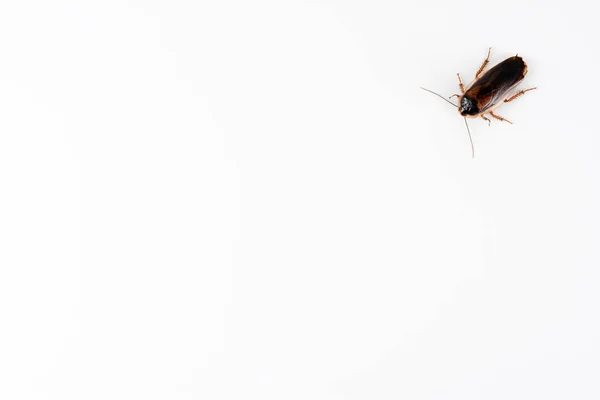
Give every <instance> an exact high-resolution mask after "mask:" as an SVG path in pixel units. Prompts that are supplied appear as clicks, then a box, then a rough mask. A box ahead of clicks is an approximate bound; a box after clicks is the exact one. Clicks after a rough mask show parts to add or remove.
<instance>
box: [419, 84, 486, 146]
mask: <svg viewBox="0 0 600 400" xmlns="http://www.w3.org/2000/svg"><path fill="white" fill-rule="evenodd" d="M421 89H423V90H424V91H426V92H429V93H431V94H435V95H436V96H437V97H439V98H440V99H442V100H444V101H446V102H448V103H450V104H452V105H453V106H454V107H456V108H458V106H457V105H456V104H454V103H453V102H451V101H450V100H448V99H447V98H445V97H444V96H442V95H441V94H438V93H436V92H434V91H432V90H429V89H425V88H424V87H421ZM463 118H464V120H465V126H466V127H467V133H468V134H469V141H470V142H471V156H472V157H473V158H475V146H473V138H471V130H470V129H469V124H468V123H467V117H463Z"/></svg>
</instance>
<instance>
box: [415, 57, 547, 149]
mask: <svg viewBox="0 0 600 400" xmlns="http://www.w3.org/2000/svg"><path fill="white" fill-rule="evenodd" d="M491 51H492V48H491V47H490V48H489V49H488V55H487V58H486V59H485V60H484V61H483V63H482V64H481V67H479V70H478V71H477V73H476V74H475V79H474V80H473V82H471V83H470V84H468V85H467V86H466V87H465V86H464V85H463V81H462V79H461V78H460V74H456V76H457V77H458V86H459V88H460V91H461V94H453V95H452V96H450V97H449V99H451V98H452V97H455V96H456V97H458V105H456V104H454V103H452V102H451V101H450V100H448V99H446V98H445V97H443V96H441V95H439V94H437V93H435V92H432V91H431V90H429V89H425V88H423V87H422V88H421V89H423V90H426V91H428V92H430V93H433V94H435V95H436V96H439V97H441V98H442V99H444V100H445V101H447V102H448V103H450V104H452V105H453V106H454V107H456V108H457V109H458V112H459V114H460V115H462V117H463V118H464V120H465V125H466V126H467V133H468V134H469V140H470V141H471V153H472V156H473V158H474V157H475V146H473V139H472V138H471V131H470V130H469V124H468V123H467V117H468V118H476V117H481V118H483V119H484V120H486V121H487V122H488V126H489V125H490V123H491V121H490V119H489V118H487V117H486V116H485V114H489V115H491V116H492V117H493V118H495V119H497V120H500V121H504V122H508V123H509V124H512V122H510V121H509V120H507V119H506V118H502V117H501V116H499V115H498V114H495V113H494V110H495V109H496V108H498V107H499V106H500V105H501V104H503V103H508V102H510V101H513V100H514V99H516V98H517V97H519V96H522V95H524V94H525V93H526V92H529V91H530V90H534V89H536V88H535V87H533V88H529V89H525V90H521V91H519V92H517V93H514V94H511V93H512V92H513V90H514V89H515V88H516V87H517V86H518V85H519V84H520V83H521V81H522V80H523V78H525V75H527V64H525V61H523V59H522V58H521V57H519V55H518V54H517V55H515V56H513V57H509V58H507V59H506V60H504V61H502V62H501V63H499V64H497V65H496V66H494V67H492V68H490V69H489V70H487V71H486V72H483V71H484V69H485V67H486V66H487V65H488V63H489V61H490V53H491Z"/></svg>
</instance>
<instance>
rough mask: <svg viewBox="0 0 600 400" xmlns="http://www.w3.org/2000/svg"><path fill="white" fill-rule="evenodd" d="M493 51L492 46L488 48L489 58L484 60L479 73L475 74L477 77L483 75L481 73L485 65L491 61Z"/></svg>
mask: <svg viewBox="0 0 600 400" xmlns="http://www.w3.org/2000/svg"><path fill="white" fill-rule="evenodd" d="M491 51H492V48H491V47H490V48H489V49H488V55H487V58H486V59H485V60H484V61H483V63H482V64H481V67H479V71H477V73H476V74H475V79H477V78H479V75H481V73H482V72H483V69H484V68H485V66H486V65H487V64H488V63H489V62H490V52H491Z"/></svg>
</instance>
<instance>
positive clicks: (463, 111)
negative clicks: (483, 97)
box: [458, 96, 479, 117]
mask: <svg viewBox="0 0 600 400" xmlns="http://www.w3.org/2000/svg"><path fill="white" fill-rule="evenodd" d="M458 112H459V113H460V115H462V116H463V117H466V116H468V115H477V114H479V108H477V103H475V101H474V100H473V99H471V98H470V97H467V96H462V97H461V98H460V105H459V107H458Z"/></svg>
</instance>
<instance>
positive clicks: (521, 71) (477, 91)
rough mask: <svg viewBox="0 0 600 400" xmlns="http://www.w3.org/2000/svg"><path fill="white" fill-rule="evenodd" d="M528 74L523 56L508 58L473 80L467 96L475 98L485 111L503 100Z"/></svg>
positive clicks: (479, 106) (480, 108)
mask: <svg viewBox="0 0 600 400" xmlns="http://www.w3.org/2000/svg"><path fill="white" fill-rule="evenodd" d="M526 74H527V65H526V64H525V62H524V61H523V59H522V58H521V57H519V56H514V57H510V58H507V59H506V60H504V61H502V62H501V63H500V64H498V65H496V66H495V67H493V68H491V69H490V70H489V71H487V72H486V73H484V74H483V75H482V76H481V77H480V78H479V79H477V80H476V81H475V82H473V83H472V84H471V85H470V86H469V87H468V89H467V91H466V93H465V96H468V97H469V98H471V99H474V100H475V101H476V102H477V108H478V109H479V112H480V113H483V112H485V111H488V110H491V109H492V108H494V107H495V106H497V105H499V104H500V103H501V102H503V101H504V100H505V99H506V98H507V97H508V95H509V94H510V92H511V90H513V89H514V88H515V87H516V86H517V85H518V84H519V83H521V81H522V80H523V78H524V77H525V75H526Z"/></svg>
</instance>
